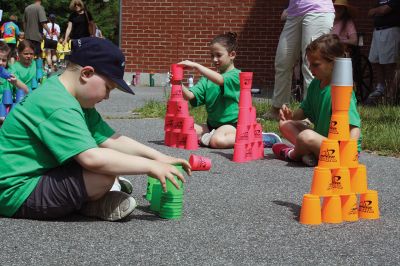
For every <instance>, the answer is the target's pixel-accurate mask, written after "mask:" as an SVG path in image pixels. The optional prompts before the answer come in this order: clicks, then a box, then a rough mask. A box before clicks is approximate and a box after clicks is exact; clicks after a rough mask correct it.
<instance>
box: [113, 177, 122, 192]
mask: <svg viewBox="0 0 400 266" xmlns="http://www.w3.org/2000/svg"><path fill="white" fill-rule="evenodd" d="M110 191H121V185H120V184H119V181H118V178H115V181H114V184H113V186H112V187H111V189H110Z"/></svg>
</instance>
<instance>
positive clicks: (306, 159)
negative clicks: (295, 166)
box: [301, 153, 318, 167]
mask: <svg viewBox="0 0 400 266" xmlns="http://www.w3.org/2000/svg"><path fill="white" fill-rule="evenodd" d="M301 160H302V161H303V163H304V164H305V165H307V166H310V167H314V166H316V165H317V164H318V160H317V158H315V155H314V154H312V153H310V154H306V155H303V157H301Z"/></svg>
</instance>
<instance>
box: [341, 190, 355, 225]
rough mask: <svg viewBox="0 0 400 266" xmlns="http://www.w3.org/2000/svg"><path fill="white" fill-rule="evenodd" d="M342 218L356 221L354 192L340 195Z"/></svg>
mask: <svg viewBox="0 0 400 266" xmlns="http://www.w3.org/2000/svg"><path fill="white" fill-rule="evenodd" d="M341 200H342V218H343V220H344V221H347V222H355V221H358V208H357V206H358V205H357V196H356V194H355V193H351V194H349V195H345V196H341Z"/></svg>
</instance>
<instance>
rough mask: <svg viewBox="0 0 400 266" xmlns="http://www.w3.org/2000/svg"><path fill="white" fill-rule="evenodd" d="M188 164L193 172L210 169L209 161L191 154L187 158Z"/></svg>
mask: <svg viewBox="0 0 400 266" xmlns="http://www.w3.org/2000/svg"><path fill="white" fill-rule="evenodd" d="M189 164H190V166H191V167H192V170H193V171H208V170H210V168H211V159H210V158H207V157H204V156H199V155H195V154H192V155H190V158H189Z"/></svg>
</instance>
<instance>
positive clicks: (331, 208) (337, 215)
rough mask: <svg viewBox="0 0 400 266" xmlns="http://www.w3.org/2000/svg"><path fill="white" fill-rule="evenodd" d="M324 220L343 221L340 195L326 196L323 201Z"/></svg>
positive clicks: (334, 222)
mask: <svg viewBox="0 0 400 266" xmlns="http://www.w3.org/2000/svg"><path fill="white" fill-rule="evenodd" d="M322 221H323V222H324V223H331V224H338V223H341V222H343V218H342V203H341V200H340V196H338V195H334V196H330V197H326V198H324V201H323V202H322Z"/></svg>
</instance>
